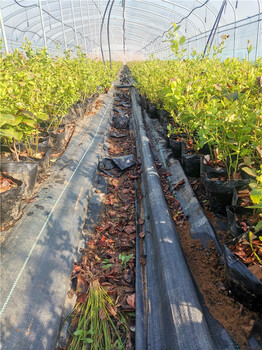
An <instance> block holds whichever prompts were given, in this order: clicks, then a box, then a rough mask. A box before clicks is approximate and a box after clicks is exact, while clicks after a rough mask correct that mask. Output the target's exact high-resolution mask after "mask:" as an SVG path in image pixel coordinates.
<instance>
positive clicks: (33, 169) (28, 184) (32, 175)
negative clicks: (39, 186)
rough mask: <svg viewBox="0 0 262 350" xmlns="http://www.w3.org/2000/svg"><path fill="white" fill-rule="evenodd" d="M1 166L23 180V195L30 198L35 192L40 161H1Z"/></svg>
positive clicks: (14, 176) (11, 174) (3, 169)
mask: <svg viewBox="0 0 262 350" xmlns="http://www.w3.org/2000/svg"><path fill="white" fill-rule="evenodd" d="M0 168H1V170H2V171H6V172H7V173H8V174H9V175H10V176H12V177H13V178H15V179H17V180H20V181H22V183H23V186H22V197H23V199H24V198H30V197H31V196H32V194H33V191H34V187H35V184H36V179H37V172H38V163H37V162H30V161H20V162H15V161H10V162H6V161H4V162H1V164H0Z"/></svg>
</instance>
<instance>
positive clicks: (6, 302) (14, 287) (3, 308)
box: [0, 99, 112, 319]
mask: <svg viewBox="0 0 262 350" xmlns="http://www.w3.org/2000/svg"><path fill="white" fill-rule="evenodd" d="M111 101H112V99H110V101H109V102H108V104H107V106H106V110H105V112H104V114H103V117H102V118H101V120H100V122H99V124H98V126H97V129H96V132H95V135H94V136H93V138H92V140H91V142H90V144H89V146H88V147H87V149H86V151H85V153H84V154H83V156H82V157H81V159H80V160H79V162H78V164H77V166H76V168H75V170H74V171H73V173H72V175H71V176H70V178H69V179H68V181H67V183H66V184H65V186H64V188H63V190H62V192H61V193H60V195H59V197H58V198H57V200H56V202H55V204H54V206H53V208H52V210H51V211H50V213H49V215H48V217H47V218H46V221H45V222H44V224H43V226H42V228H41V230H40V232H39V233H38V235H37V237H36V239H35V241H34V244H33V245H32V247H31V249H30V251H29V253H28V255H27V257H26V258H25V261H24V263H23V266H22V268H21V270H20V271H19V273H18V275H17V277H16V279H15V282H14V283H13V286H12V288H11V290H10V292H9V294H8V296H7V297H6V299H5V302H4V304H3V306H2V308H1V310H0V319H1V317H2V315H3V313H4V311H5V309H6V307H7V305H8V303H9V300H10V298H11V297H12V295H13V292H14V290H15V289H16V286H17V284H18V282H19V280H20V278H21V276H22V273H23V272H24V270H25V268H26V266H27V264H28V262H29V260H30V257H31V255H32V254H33V251H34V249H35V247H36V245H37V243H38V241H39V239H40V237H41V235H42V233H43V231H44V229H45V227H46V226H47V224H48V222H49V220H50V218H51V216H52V214H53V212H54V211H55V209H56V207H57V205H58V203H59V202H60V200H61V198H62V196H63V194H64V193H65V191H66V189H67V188H68V186H69V185H70V184H71V180H72V179H73V177H74V175H75V173H76V172H77V169H78V168H79V166H80V165H81V163H82V161H83V160H84V158H85V156H86V154H87V152H88V151H89V149H90V148H91V146H92V144H93V143H94V140H95V138H96V136H97V134H98V130H99V128H100V126H101V124H102V122H103V120H104V118H105V116H106V114H107V111H108V108H109V106H110V104H111Z"/></svg>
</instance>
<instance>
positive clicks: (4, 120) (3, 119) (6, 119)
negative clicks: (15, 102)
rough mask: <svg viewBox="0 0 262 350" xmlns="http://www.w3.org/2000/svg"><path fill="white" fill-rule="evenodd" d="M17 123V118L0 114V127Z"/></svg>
mask: <svg viewBox="0 0 262 350" xmlns="http://www.w3.org/2000/svg"><path fill="white" fill-rule="evenodd" d="M14 121H15V117H14V116H13V115H12V114H2V113H1V114H0V126H2V125H4V124H11V123H12V122H14Z"/></svg>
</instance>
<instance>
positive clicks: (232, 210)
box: [226, 206, 253, 237]
mask: <svg viewBox="0 0 262 350" xmlns="http://www.w3.org/2000/svg"><path fill="white" fill-rule="evenodd" d="M226 213H227V221H228V226H229V228H230V231H231V233H232V235H233V236H234V237H237V236H240V235H242V234H244V233H245V231H244V229H243V227H242V226H241V225H239V224H238V220H237V219H236V218H240V217H242V216H243V215H245V217H247V218H248V217H249V216H250V217H251V216H252V214H253V211H252V209H246V208H243V207H240V206H228V207H226ZM245 223H246V224H247V225H248V227H249V228H251V223H250V221H249V220H247V221H246V220H245Z"/></svg>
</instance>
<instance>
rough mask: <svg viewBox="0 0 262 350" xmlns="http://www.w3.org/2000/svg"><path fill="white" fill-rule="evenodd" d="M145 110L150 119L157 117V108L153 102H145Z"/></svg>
mask: <svg viewBox="0 0 262 350" xmlns="http://www.w3.org/2000/svg"><path fill="white" fill-rule="evenodd" d="M146 106H147V112H148V115H149V117H150V118H152V119H157V118H158V113H157V108H156V105H155V104H154V103H150V102H147V105H146Z"/></svg>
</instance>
